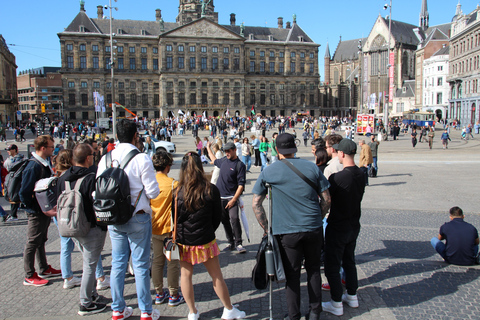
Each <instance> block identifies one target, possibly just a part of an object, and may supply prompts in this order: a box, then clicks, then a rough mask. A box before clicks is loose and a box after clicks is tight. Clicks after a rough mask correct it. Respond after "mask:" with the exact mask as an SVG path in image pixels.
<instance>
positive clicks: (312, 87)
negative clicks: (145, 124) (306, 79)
mask: <svg viewBox="0 0 480 320" xmlns="http://www.w3.org/2000/svg"><path fill="white" fill-rule="evenodd" d="M166 87H167V89H173V81H167V83H166ZM178 87H180V88H183V87H185V82H184V81H179V82H178ZM196 87H197V82H196V81H191V82H190V88H196ZM208 87H209V86H208V82H207V81H202V82H201V88H208ZM211 87H212V88H213V89H219V88H220V86H219V83H218V82H217V81H213V82H212V86H211ZM249 87H250V90H255V89H256V88H257V84H256V83H255V82H250V84H249ZM275 87H276V88H277V89H278V90H285V88H286V89H287V90H297V88H298V89H300V90H306V89H307V87H308V88H309V90H315V84H314V83H310V84H309V85H306V84H304V83H302V84H300V85H298V87H297V84H296V83H292V84H288V85H285V84H284V83H280V84H277V85H275V84H274V83H270V84H269V85H268V88H269V89H270V90H271V91H274V90H275ZM223 88H225V89H229V88H230V82H223ZM234 88H241V85H240V82H235V83H234ZM245 88H247V86H245ZM266 88H267V85H266V84H265V83H260V90H266Z"/></svg>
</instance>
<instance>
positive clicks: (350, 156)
mask: <svg viewBox="0 0 480 320" xmlns="http://www.w3.org/2000/svg"><path fill="white" fill-rule="evenodd" d="M332 148H333V149H335V150H337V156H338V160H339V161H340V163H341V164H343V170H342V171H339V172H336V173H334V174H332V175H331V176H330V177H329V178H328V182H330V189H329V191H330V196H331V199H332V205H331V208H330V215H329V217H328V219H327V222H328V224H327V228H326V230H325V276H326V277H327V280H328V282H329V284H330V294H331V301H329V302H323V303H322V308H323V311H326V312H329V313H332V314H334V315H336V316H341V315H343V304H342V301H343V302H345V303H347V304H348V305H349V306H350V307H352V308H357V307H358V299H357V288H358V278H357V267H356V265H355V246H356V244H357V237H358V234H359V232H360V215H361V202H362V199H363V193H364V191H365V174H364V173H363V171H362V170H361V169H360V168H359V167H357V166H356V165H355V161H354V157H355V153H356V152H357V145H356V144H355V142H353V141H352V140H350V139H342V140H341V141H340V142H339V143H337V144H334V145H333V146H332ZM340 267H343V270H344V272H345V282H346V288H347V292H346V293H345V294H343V287H342V283H341V279H340Z"/></svg>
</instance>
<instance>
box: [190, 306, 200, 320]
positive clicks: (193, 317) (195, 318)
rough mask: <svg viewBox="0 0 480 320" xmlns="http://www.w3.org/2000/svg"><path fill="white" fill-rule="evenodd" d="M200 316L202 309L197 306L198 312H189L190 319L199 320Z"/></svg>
mask: <svg viewBox="0 0 480 320" xmlns="http://www.w3.org/2000/svg"><path fill="white" fill-rule="evenodd" d="M199 318H200V310H199V309H198V307H197V313H189V314H188V318H187V319H188V320H198V319H199Z"/></svg>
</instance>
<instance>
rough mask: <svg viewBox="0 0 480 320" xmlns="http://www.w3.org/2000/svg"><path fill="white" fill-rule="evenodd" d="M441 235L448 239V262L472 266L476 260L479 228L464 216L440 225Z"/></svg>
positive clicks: (446, 251)
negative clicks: (476, 242)
mask: <svg viewBox="0 0 480 320" xmlns="http://www.w3.org/2000/svg"><path fill="white" fill-rule="evenodd" d="M440 235H441V236H442V237H443V238H444V239H445V240H446V249H445V254H446V256H447V262H449V263H453V264H456V265H460V266H470V265H473V264H474V262H475V255H476V252H475V249H474V248H475V239H477V238H478V231H477V229H476V228H475V227H474V226H472V225H471V224H470V223H468V222H465V221H464V220H463V219H462V218H455V219H453V220H452V221H450V222H447V223H445V224H444V225H443V226H441V227H440Z"/></svg>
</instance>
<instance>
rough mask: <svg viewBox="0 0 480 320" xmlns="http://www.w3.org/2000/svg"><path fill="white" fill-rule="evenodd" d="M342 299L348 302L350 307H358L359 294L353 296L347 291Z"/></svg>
mask: <svg viewBox="0 0 480 320" xmlns="http://www.w3.org/2000/svg"><path fill="white" fill-rule="evenodd" d="M342 301H343V302H345V303H346V304H348V306H349V307H350V308H358V298H357V295H353V296H352V295H349V294H348V293H346V292H345V293H344V294H343V296H342Z"/></svg>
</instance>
